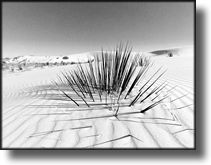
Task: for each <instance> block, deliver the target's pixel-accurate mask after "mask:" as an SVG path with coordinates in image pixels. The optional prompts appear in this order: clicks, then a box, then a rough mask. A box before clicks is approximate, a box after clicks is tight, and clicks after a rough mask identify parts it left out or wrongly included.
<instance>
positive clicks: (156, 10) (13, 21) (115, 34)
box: [2, 2, 194, 57]
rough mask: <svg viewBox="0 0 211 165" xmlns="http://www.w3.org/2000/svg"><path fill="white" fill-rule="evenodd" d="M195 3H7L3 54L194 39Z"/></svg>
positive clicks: (143, 46) (142, 47)
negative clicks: (122, 43) (121, 43)
mask: <svg viewBox="0 0 211 165" xmlns="http://www.w3.org/2000/svg"><path fill="white" fill-rule="evenodd" d="M193 12H194V5H193V3H190V2H189V3H188V2H186V3H184V2H177V3H173V2H170V3H166V2H162V3H161V2H158V3H155V2H151V3H146V2H136V3H135V2H131V3H129V2H124V3H102V2H101V3H94V2H93V3H90V2H89V3H88V2H86V3H82V2H79V3H73V2H66V3H65V2H59V3H52V2H46V3H41V2H28V3H17V2H16V3H15V2H11V3H9V2H4V3H3V31H2V33H3V57H14V56H21V55H64V54H73V53H80V52H89V51H96V50H100V49H101V48H102V47H103V48H104V49H113V48H114V47H115V46H116V44H118V43H120V41H122V42H125V43H126V42H127V41H129V43H130V45H132V46H133V48H134V49H133V50H134V51H148V50H153V49H157V48H168V47H178V46H184V45H192V44H193V30H194V29H193V28H194V26H193Z"/></svg>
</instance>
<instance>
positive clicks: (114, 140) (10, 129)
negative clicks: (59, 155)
mask: <svg viewBox="0 0 211 165" xmlns="http://www.w3.org/2000/svg"><path fill="white" fill-rule="evenodd" d="M186 50H187V48H186ZM152 61H154V64H155V65H154V67H155V68H158V67H159V66H163V67H164V68H167V69H168V71H167V73H166V74H165V75H164V77H163V78H162V80H167V81H168V83H169V85H168V86H167V87H166V88H165V91H164V93H165V92H166V93H169V94H170V97H169V99H168V100H165V101H164V102H162V104H161V105H159V106H157V107H156V108H153V109H152V110H149V111H147V112H146V113H145V114H133V115H120V116H119V117H118V118H115V117H113V116H112V114H113V113H112V112H111V111H109V110H107V109H101V108H97V109H96V108H94V109H93V110H92V109H89V110H84V111H82V110H81V109H80V110H77V108H74V107H70V105H69V106H68V102H67V101H61V100H47V99H42V98H41V97H40V96H41V95H45V96H48V95H49V94H56V93H55V92H54V91H47V90H37V89H39V88H38V87H39V86H45V85H49V84H50V83H51V80H54V79H56V78H57V74H59V73H60V71H63V70H64V69H69V68H71V67H74V65H72V66H70V65H68V66H58V67H51V68H43V69H39V68H36V69H34V70H31V71H25V72H18V73H7V72H3V147H18V148H54V147H57V148H75V147H79V148H86V147H89V148H93V147H96V148H97V147H99V148H121V147H123V148H126V147H129V148H193V147H194V107H193V106H194V105H193V104H194V91H193V52H192V51H190V49H189V51H185V50H184V49H181V51H180V53H179V55H178V56H173V57H167V56H165V55H163V56H153V57H152ZM161 82H162V81H159V82H158V83H161ZM32 87H34V91H33V92H28V93H27V91H28V89H31V88H32ZM168 90H170V91H168ZM57 94H58V93H57ZM180 97H181V98H180ZM178 98H179V99H178ZM53 105H54V106H53ZM139 108H140V107H138V106H137V107H136V106H135V107H133V109H131V108H121V109H120V113H124V112H128V111H130V112H131V111H137V110H140V109H139ZM96 117H98V118H96Z"/></svg>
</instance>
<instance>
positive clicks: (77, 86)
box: [55, 44, 165, 116]
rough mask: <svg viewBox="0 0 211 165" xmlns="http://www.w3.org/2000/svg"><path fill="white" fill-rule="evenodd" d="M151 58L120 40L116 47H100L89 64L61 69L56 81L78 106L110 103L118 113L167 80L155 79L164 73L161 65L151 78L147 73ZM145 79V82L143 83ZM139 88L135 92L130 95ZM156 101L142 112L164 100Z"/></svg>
mask: <svg viewBox="0 0 211 165" xmlns="http://www.w3.org/2000/svg"><path fill="white" fill-rule="evenodd" d="M150 66H151V65H150V61H149V59H148V58H145V57H143V56H141V55H139V54H136V55H134V54H132V48H130V47H129V46H128V45H126V46H125V47H124V46H123V45H122V44H120V45H119V46H117V47H116V49H115V51H112V52H107V51H103V50H102V51H101V53H97V54H96V55H95V56H94V61H93V62H92V61H91V60H89V61H88V64H80V63H79V64H77V65H76V68H75V69H72V70H70V71H64V72H62V73H61V75H60V76H58V78H59V82H55V83H56V85H57V87H58V89H59V90H60V91H61V92H62V94H63V96H65V97H66V98H68V99H69V100H70V101H72V102H73V103H74V104H75V105H76V106H78V107H80V106H84V105H85V106H88V107H90V108H91V107H93V106H99V105H103V106H107V108H108V109H110V110H113V111H114V116H117V115H118V112H119V107H121V106H128V107H130V106H133V105H134V104H136V103H143V102H144V101H146V100H147V99H149V98H150V96H152V95H155V94H156V93H158V92H159V91H160V89H162V88H163V86H164V84H161V85H159V86H156V82H157V81H158V80H159V79H160V77H161V76H162V75H163V74H164V72H162V73H160V72H161V68H160V69H159V70H158V71H156V72H155V73H154V74H153V75H152V76H151V77H150V78H148V79H147V80H145V79H146V78H145V75H146V74H147V72H148V70H149V68H150ZM143 82H145V83H143ZM133 91H136V94H135V95H131V94H132V93H133ZM164 99H165V98H162V99H160V100H158V101H154V102H153V103H152V104H150V106H148V107H146V108H145V109H142V110H140V112H141V113H144V112H146V111H147V110H149V109H152V108H153V107H154V106H157V105H158V104H159V103H160V102H161V101H162V100H164Z"/></svg>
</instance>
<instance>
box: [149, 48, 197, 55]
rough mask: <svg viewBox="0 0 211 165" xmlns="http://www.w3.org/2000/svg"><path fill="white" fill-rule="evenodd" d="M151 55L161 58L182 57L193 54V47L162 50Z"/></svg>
mask: <svg viewBox="0 0 211 165" xmlns="http://www.w3.org/2000/svg"><path fill="white" fill-rule="evenodd" d="M150 53H152V54H153V55H156V56H160V55H168V56H174V55H181V54H193V46H186V47H182V48H172V49H161V50H155V51H151V52H150Z"/></svg>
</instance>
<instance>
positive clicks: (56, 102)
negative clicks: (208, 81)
mask: <svg viewBox="0 0 211 165" xmlns="http://www.w3.org/2000/svg"><path fill="white" fill-rule="evenodd" d="M194 5H195V2H194V1H192V2H182V1H179V2H167V1H164V2H154V1H153V2H147V1H143V2H142V1H140V2H39V1H38V2H34V1H33V2H3V3H2V57H1V61H2V112H1V116H2V119H1V120H2V126H1V132H2V138H1V143H2V148H3V149H140V150H142V149H194V148H195V133H196V132H195V122H196V121H195V117H196V116H195V97H194V96H195V92H194V91H195V90H194V74H195V73H194V70H195V66H194V61H195V51H194V50H195V41H194V39H195V35H194V34H195V33H194V31H195V27H194V19H195V14H194V12H195V8H194Z"/></svg>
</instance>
